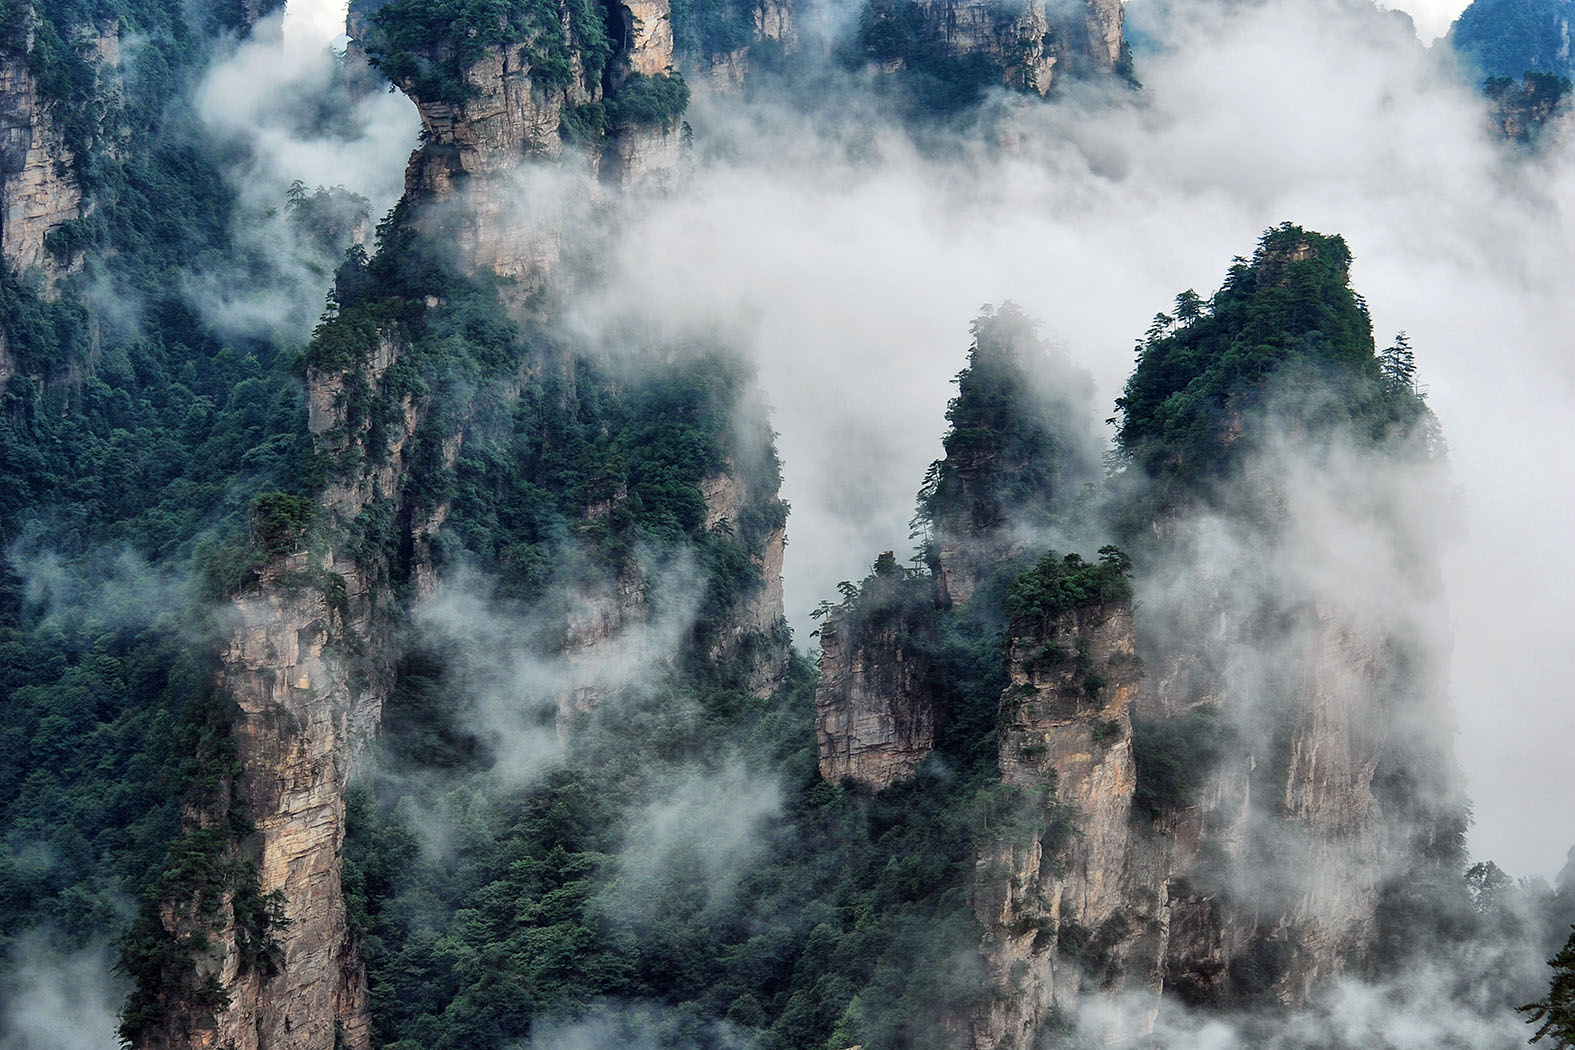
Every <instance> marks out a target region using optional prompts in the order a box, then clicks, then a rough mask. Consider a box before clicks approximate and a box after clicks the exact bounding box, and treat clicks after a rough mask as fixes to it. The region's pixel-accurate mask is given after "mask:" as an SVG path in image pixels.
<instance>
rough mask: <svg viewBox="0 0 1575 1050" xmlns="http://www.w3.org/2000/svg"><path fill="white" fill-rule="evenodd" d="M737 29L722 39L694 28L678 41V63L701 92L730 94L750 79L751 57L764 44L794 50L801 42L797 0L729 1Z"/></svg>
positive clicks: (730, 18)
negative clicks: (685, 37) (795, 1)
mask: <svg viewBox="0 0 1575 1050" xmlns="http://www.w3.org/2000/svg"><path fill="white" fill-rule="evenodd" d="M726 21H727V23H729V24H730V25H731V26H732V28H733V32H731V33H730V34H727V36H726V37H725V38H724V39H721V40H709V39H704V38H703V37H702V36H701V34H700V33H699V32H691V33H690V34H689V35H688V38H687V39H683V40H680V41H679V43H678V64H679V68H681V69H682V70H683V72H684V76H685V77H687V78H688V79H689V81H690V83H691V84H692V85H693V87H694V89H695V91H696V92H697V93H706V94H727V93H729V92H733V91H737V90H739V89H741V88H742V87H743V86H744V85H745V84H746V83H748V81H749V76H750V63H751V58H752V57H754V56H755V55H756V54H757V53H758V51H759V50H760V49H761V46H762V45H765V46H768V47H772V48H777V49H781V50H792V49H793V48H794V47H796V46H797V45H798V15H797V9H796V5H795V4H794V3H793V0H743V2H741V3H735V4H729V5H727V11H726Z"/></svg>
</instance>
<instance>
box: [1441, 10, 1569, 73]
mask: <svg viewBox="0 0 1575 1050" xmlns="http://www.w3.org/2000/svg"><path fill="white" fill-rule="evenodd" d="M1569 17H1570V5H1569V3H1568V2H1566V0H1474V2H1473V3H1472V4H1471V5H1470V6H1469V7H1467V8H1466V9H1465V10H1464V11H1462V12H1461V13H1460V17H1459V18H1457V19H1456V20H1455V24H1454V25H1452V26H1451V27H1450V29H1449V44H1450V46H1451V47H1452V48H1454V51H1455V53H1456V54H1458V55H1460V56H1461V57H1462V58H1464V59H1465V60H1466V61H1467V63H1469V64H1470V65H1472V66H1474V67H1475V68H1476V70H1477V72H1478V74H1479V75H1480V76H1484V77H1502V78H1511V77H1512V78H1514V81H1515V82H1518V81H1519V80H1520V77H1521V75H1522V74H1523V73H1528V72H1531V73H1548V74H1554V75H1555V76H1561V77H1569V76H1575V60H1572V58H1571V56H1570V53H1569V45H1568V41H1567V37H1566V34H1567V30H1566V29H1565V28H1564V27H1565V25H1566V23H1567V22H1568V19H1569Z"/></svg>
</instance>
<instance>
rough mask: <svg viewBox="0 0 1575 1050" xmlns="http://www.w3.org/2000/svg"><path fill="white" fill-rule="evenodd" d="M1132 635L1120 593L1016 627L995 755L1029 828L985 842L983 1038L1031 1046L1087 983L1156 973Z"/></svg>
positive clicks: (1156, 897)
mask: <svg viewBox="0 0 1575 1050" xmlns="http://www.w3.org/2000/svg"><path fill="white" fill-rule="evenodd" d="M1136 644H1137V638H1136V629H1135V626H1134V623H1133V617H1132V606H1131V603H1130V602H1129V601H1125V600H1122V601H1110V602H1103V601H1095V602H1091V603H1088V604H1085V605H1081V606H1079V607H1077V608H1074V609H1070V610H1067V611H1065V612H1060V613H1055V614H1052V615H1050V616H1048V617H1045V618H1044V619H1042V620H1040V621H1039V622H1037V623H1029V624H1022V625H1018V626H1016V627H1014V629H1013V631H1012V633H1011V636H1010V639H1009V641H1008V657H1007V660H1008V675H1009V678H1010V682H1011V684H1010V686H1009V687H1008V688H1007V691H1006V693H1005V694H1004V696H1003V697H1002V702H1001V719H1000V728H999V730H998V732H999V736H1000V746H999V758H998V761H999V764H1000V770H1001V781H1002V783H1004V784H1008V785H1012V786H1014V787H1017V788H1019V789H1021V791H1022V798H1023V800H1024V802H1023V804H1024V806H1026V807H1028V808H1029V810H1030V813H1029V814H1028V815H1027V816H1026V817H1025V823H1027V825H1028V828H1029V830H1026V831H1019V832H1018V833H1017V834H1015V835H1009V836H1003V837H1000V838H997V839H995V840H993V841H986V842H984V843H982V844H981V847H980V851H979V860H978V869H977V873H976V876H975V885H974V912H975V916H976V918H977V919H978V921H979V924H980V927H981V928H982V930H983V934H984V937H983V941H982V944H981V953H982V954H983V956H984V959H985V962H986V964H987V966H988V968H989V973H990V975H991V983H992V986H993V988H994V989H995V990H997V993H998V994H993V995H991V996H990V997H989V998H988V999H987V1000H986V1003H985V1005H984V1006H983V1007H982V1008H981V1009H979V1010H978V1011H977V1012H976V1014H975V1016H974V1017H973V1019H972V1023H971V1035H972V1045H974V1046H979V1047H1006V1046H1028V1045H1034V1044H1035V1042H1036V1040H1037V1039H1038V1038H1039V1037H1040V1035H1041V1033H1043V1032H1045V1031H1046V1030H1048V1028H1049V1027H1050V1026H1051V1025H1052V1024H1053V1023H1054V1018H1055V1015H1056V1011H1060V1012H1061V1013H1062V1014H1070V1011H1071V1009H1072V1007H1073V1006H1074V1005H1075V1004H1076V1002H1077V1001H1078V998H1079V995H1080V994H1082V993H1084V992H1086V991H1088V990H1091V989H1097V988H1099V987H1101V986H1103V985H1107V984H1110V983H1112V982H1114V981H1115V980H1116V979H1117V978H1118V977H1126V978H1129V979H1130V978H1132V977H1137V978H1138V979H1139V981H1140V982H1142V983H1147V982H1150V981H1153V980H1154V979H1155V978H1156V977H1157V976H1158V969H1159V959H1158V949H1159V947H1160V945H1161V944H1162V943H1163V940H1164V938H1163V934H1164V930H1165V923H1166V921H1167V916H1166V914H1165V910H1164V905H1163V893H1162V884H1161V883H1159V882H1157V881H1155V880H1153V879H1152V877H1151V873H1150V872H1148V871H1146V870H1143V868H1142V866H1141V863H1140V862H1141V860H1142V859H1143V858H1144V857H1145V851H1144V850H1143V849H1140V848H1138V840H1141V839H1142V838H1143V837H1144V836H1145V830H1144V828H1143V827H1142V826H1141V824H1140V823H1139V822H1137V821H1134V820H1133V806H1132V799H1133V795H1134V792H1135V789H1136V785H1137V767H1136V763H1135V760H1134V757H1133V749H1132V710H1133V706H1134V704H1135V702H1136V700H1137V697H1138V693H1139V690H1140V688H1141V678H1142V673H1141V669H1140V668H1141V664H1140V661H1139V659H1138V657H1137V653H1136ZM1135 1020H1136V1019H1135ZM1136 1027H1137V1026H1136V1025H1134V1028H1133V1031H1136ZM1126 1034H1129V1035H1130V1034H1132V1032H1128V1033H1126Z"/></svg>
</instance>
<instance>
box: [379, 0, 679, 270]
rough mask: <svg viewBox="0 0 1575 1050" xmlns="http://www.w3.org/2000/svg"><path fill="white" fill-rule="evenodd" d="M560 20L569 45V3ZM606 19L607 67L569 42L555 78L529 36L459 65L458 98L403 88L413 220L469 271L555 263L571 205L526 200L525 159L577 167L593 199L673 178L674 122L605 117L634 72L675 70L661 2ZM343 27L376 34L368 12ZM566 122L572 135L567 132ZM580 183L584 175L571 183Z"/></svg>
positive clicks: (620, 9)
mask: <svg viewBox="0 0 1575 1050" xmlns="http://www.w3.org/2000/svg"><path fill="white" fill-rule="evenodd" d="M559 17H560V19H561V22H562V27H563V33H564V34H565V38H566V39H568V40H571V41H572V40H573V32H572V30H571V13H570V11H569V9H568V7H567V6H566V5H565V4H561V3H560V11H559ZM608 25H609V28H610V29H611V30H612V31H613V34H614V37H615V39H614V41H613V43H614V46H615V52H614V54H613V56H612V58H611V59H609V60H608V61H607V64H606V68H605V70H603V69H600V68H594V69H591V68H587V65H586V61H587V60H586V58H585V56H584V55H583V54H582V53H581V51H580V50H578V49H577V48H576V47H575V46H573V45H572V43H571V44H570V45H569V47H568V58H567V66H568V70H567V76H564V75H561V71H559V70H558V69H557V66H558V65H561V64H562V62H563V59H562V58H561V57H552V58H550V59H549V58H545V57H543V56H541V55H538V54H537V53H536V52H537V48H536V47H535V45H534V42H533V41H530V40H522V41H511V42H509V43H505V44H497V45H493V46H491V47H488V48H485V49H484V51H483V53H482V55H481V57H480V58H478V59H476V60H474V61H472V62H471V63H470V64H469V65H468V66H467V67H466V68H464V69H463V70H462V72H461V77H460V79H461V82H462V84H463V89H462V90H461V91H459V92H457V93H450V94H448V95H447V96H444V97H426V96H424V95H423V90H424V88H423V83H422V82H419V81H417V80H415V79H406V80H404V81H403V82H401V83H400V84H399V85H398V86H399V87H400V88H401V89H402V90H403V91H404V92H405V93H406V94H407V95H409V96H410V98H411V99H412V101H414V102H415V104H416V108H417V111H418V112H419V114H420V117H421V123H422V138H423V143H424V144H423V145H422V147H421V148H420V149H418V150H417V151H416V152H415V153H414V154H413V155H412V157H411V161H410V166H409V169H408V170H407V172H406V177H405V196H406V200H407V202H409V203H410V204H412V205H415V206H416V212H415V222H416V223H417V225H418V226H420V227H421V228H422V229H424V230H425V231H426V232H428V233H429V234H432V235H434V236H436V237H437V238H438V239H440V240H441V241H443V242H445V243H451V244H454V245H455V246H456V248H457V250H458V253H459V259H460V261H461V264H462V265H463V266H464V267H465V268H467V269H480V268H490V269H492V270H494V271H495V272H497V273H498V274H500V275H501V276H504V277H508V278H511V279H514V280H517V281H520V282H521V283H523V284H524V285H526V286H536V285H539V284H541V283H542V282H543V281H544V280H545V279H546V278H547V276H548V275H550V274H551V273H552V272H553V271H554V270H555V269H556V268H557V266H558V263H559V258H560V255H561V253H562V248H563V246H562V243H561V233H562V230H561V228H560V227H561V226H562V224H563V223H564V222H565V221H566V216H565V215H563V214H558V212H563V211H572V210H573V208H570V207H567V203H568V202H560V203H562V204H564V206H563V207H558V208H554V207H552V206H545V207H544V206H540V204H539V202H537V201H535V200H530V199H527V198H528V197H530V196H532V195H530V194H527V193H525V191H524V190H523V189H522V187H521V185H520V182H519V180H520V179H521V178H522V177H523V175H524V172H525V170H526V168H527V166H529V165H533V164H540V163H541V162H544V161H555V162H558V163H560V164H561V165H563V166H564V168H565V169H566V170H567V171H568V172H570V173H572V174H571V176H570V179H569V182H568V184H567V185H568V186H569V187H570V189H569V190H568V192H569V193H570V196H583V197H584V198H587V199H590V200H596V199H599V198H600V197H601V196H602V195H603V194H604V193H606V192H608V191H609V190H612V191H620V192H621V191H630V190H667V189H670V188H671V187H672V186H673V185H674V184H675V182H676V180H677V174H678V167H679V154H680V142H681V135H680V128H679V123H678V121H676V120H666V121H659V122H645V123H639V124H633V123H627V122H626V123H623V124H618V123H612V124H605V123H604V122H605V121H607V120H609V119H610V117H609V115H608V113H607V111H606V110H604V109H602V108H601V107H602V106H603V105H604V103H605V102H606V101H607V100H608V99H609V98H610V97H611V96H612V95H613V94H615V93H616V91H617V90H618V89H619V88H620V87H621V86H622V85H623V84H624V83H625V82H626V81H627V80H628V78H630V77H631V76H636V77H663V76H667V75H669V74H671V73H672V72H673V70H674V65H673V28H672V20H671V13H670V8H669V5H668V3H667V0H632V2H630V3H621V4H617V5H615V8H614V11H613V16H612V17H610V18H609V20H608ZM350 27H351V29H352V30H356V29H359V30H360V31H361V33H362V34H371V33H374V32H375V31H374V30H373V29H372V28H371V27H370V25H369V22H368V20H367V18H366V17H365V16H364V15H362V16H361V17H359V18H353V19H352V21H351V23H350ZM358 47H359V45H358ZM448 48H449V45H446V44H444V45H437V46H434V48H433V50H432V52H431V53H430V54H426V55H423V56H422V61H423V62H424V63H427V64H428V65H437V66H441V65H443V64H444V63H445V62H449V61H450V60H451V55H450V52H449V50H448ZM586 120H588V121H590V123H589V125H586V124H584V123H582V122H583V121H586ZM571 127H573V129H574V131H573V135H572V136H571V137H566V135H565V130H566V129H568V128H571ZM577 179H582V180H583V181H580V182H579V184H578V188H574V184H575V181H576V180H577ZM557 192H564V187H561V186H560V187H559V189H558V190H557Z"/></svg>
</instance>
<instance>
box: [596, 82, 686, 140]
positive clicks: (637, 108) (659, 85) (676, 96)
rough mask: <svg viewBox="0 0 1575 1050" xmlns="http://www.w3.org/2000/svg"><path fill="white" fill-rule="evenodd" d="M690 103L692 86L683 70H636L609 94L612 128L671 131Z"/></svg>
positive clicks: (608, 116)
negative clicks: (651, 73)
mask: <svg viewBox="0 0 1575 1050" xmlns="http://www.w3.org/2000/svg"><path fill="white" fill-rule="evenodd" d="M688 106H689V85H688V84H685V83H684V78H683V74H681V73H671V74H668V73H662V74H658V75H657V76H646V75H645V74H643V73H634V74H631V75H630V76H629V78H628V79H627V80H625V81H624V82H623V83H622V84H621V85H619V87H618V90H617V91H614V92H613V93H612V94H611V95H609V96H608V97H607V100H606V107H607V124H608V126H609V127H615V128H616V127H657V126H661V127H662V128H665V129H667V130H669V131H671V130H672V128H673V125H674V124H675V122H677V121H678V119H679V118H680V117H682V116H683V115H684V110H685V109H687V108H688Z"/></svg>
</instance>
